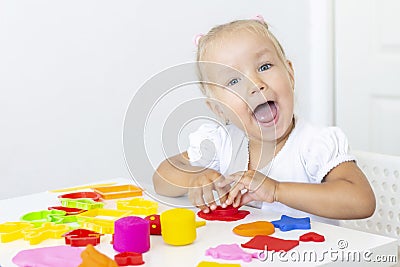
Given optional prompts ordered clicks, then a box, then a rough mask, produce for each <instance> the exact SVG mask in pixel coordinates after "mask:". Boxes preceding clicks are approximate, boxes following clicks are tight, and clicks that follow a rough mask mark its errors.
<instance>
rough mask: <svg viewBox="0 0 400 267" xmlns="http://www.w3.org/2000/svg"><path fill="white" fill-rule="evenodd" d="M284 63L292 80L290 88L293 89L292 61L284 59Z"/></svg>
mask: <svg viewBox="0 0 400 267" xmlns="http://www.w3.org/2000/svg"><path fill="white" fill-rule="evenodd" d="M286 65H287V70H288V73H289V77H290V81H291V82H292V88H293V90H294V69H293V64H292V61H290V60H288V59H287V60H286Z"/></svg>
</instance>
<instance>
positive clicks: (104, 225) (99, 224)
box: [81, 219, 114, 234]
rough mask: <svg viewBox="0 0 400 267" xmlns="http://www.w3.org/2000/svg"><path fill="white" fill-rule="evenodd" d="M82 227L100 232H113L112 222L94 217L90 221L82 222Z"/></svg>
mask: <svg viewBox="0 0 400 267" xmlns="http://www.w3.org/2000/svg"><path fill="white" fill-rule="evenodd" d="M81 227H82V228H83V229H87V230H92V231H95V232H97V233H100V234H114V222H113V221H109V222H104V221H98V220H96V219H94V220H92V221H90V222H82V224H81Z"/></svg>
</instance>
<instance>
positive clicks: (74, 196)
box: [58, 192, 101, 201]
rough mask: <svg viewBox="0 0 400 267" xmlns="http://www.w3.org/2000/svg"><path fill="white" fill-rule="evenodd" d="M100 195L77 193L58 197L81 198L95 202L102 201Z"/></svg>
mask: <svg viewBox="0 0 400 267" xmlns="http://www.w3.org/2000/svg"><path fill="white" fill-rule="evenodd" d="M100 197H101V196H100V195H99V194H98V193H96V192H75V193H69V194H64V195H60V196H58V198H70V199H79V198H88V199H91V200H94V201H100Z"/></svg>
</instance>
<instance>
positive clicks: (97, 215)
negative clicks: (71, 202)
mask: <svg viewBox="0 0 400 267" xmlns="http://www.w3.org/2000/svg"><path fill="white" fill-rule="evenodd" d="M130 214H131V212H130V211H128V210H111V209H92V210H88V211H85V212H83V213H81V214H79V215H77V217H78V220H80V221H86V222H89V221H93V220H96V221H97V222H110V221H112V222H113V221H116V220H118V219H120V218H122V217H127V216H129V215H130Z"/></svg>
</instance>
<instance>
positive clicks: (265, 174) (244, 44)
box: [153, 17, 375, 220]
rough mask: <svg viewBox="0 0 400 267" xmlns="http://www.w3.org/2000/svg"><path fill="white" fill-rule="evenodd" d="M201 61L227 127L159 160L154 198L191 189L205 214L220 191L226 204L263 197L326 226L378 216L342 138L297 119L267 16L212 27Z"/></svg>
mask: <svg viewBox="0 0 400 267" xmlns="http://www.w3.org/2000/svg"><path fill="white" fill-rule="evenodd" d="M197 62H198V73H199V80H200V81H201V89H202V92H203V93H204V94H205V95H206V96H207V105H208V106H209V107H210V109H211V110H212V111H213V112H214V113H215V114H216V115H217V116H218V117H220V118H221V119H222V120H223V121H226V122H227V125H226V126H222V125H217V124H215V125H214V124H205V125H202V126H201V127H200V128H199V129H198V130H197V131H196V132H194V133H192V134H191V135H190V136H189V139H190V147H189V148H188V150H187V151H186V152H185V153H182V154H179V155H176V156H173V157H171V158H168V159H167V160H165V161H163V162H162V163H161V164H160V166H159V167H158V169H157V171H156V172H155V174H154V176H153V182H154V187H155V190H156V192H157V193H158V194H161V195H166V196H181V195H184V194H186V193H188V196H189V199H190V200H191V201H192V202H193V204H194V205H196V206H197V207H199V208H200V209H202V210H203V211H204V212H209V209H211V210H213V209H215V208H216V200H215V198H214V197H215V195H214V194H213V191H216V192H217V194H218V197H217V199H219V201H220V203H221V205H222V206H223V207H225V206H226V205H230V204H233V206H235V207H237V206H240V205H244V204H247V203H249V202H251V201H255V200H257V201H262V202H263V209H268V210H271V211H275V212H279V213H280V214H287V215H292V216H304V215H310V214H313V215H315V216H316V217H315V216H313V217H314V218H316V219H320V220H321V218H320V217H319V216H321V217H325V218H331V219H358V218H365V217H369V216H371V215H372V214H373V213H374V210H375V197H374V194H373V191H372V189H371V187H370V185H369V183H368V181H367V179H366V177H365V176H364V174H363V173H362V171H361V170H360V169H359V168H358V167H357V165H356V163H355V158H354V156H352V155H350V154H349V153H348V143H347V138H346V136H345V135H344V133H343V132H342V131H341V130H340V129H339V128H337V127H327V128H317V127H314V126H311V125H310V124H308V123H307V122H305V121H303V120H302V119H301V118H299V117H297V116H296V115H295V114H294V113H293V112H294V111H293V105H294V84H295V82H294V70H293V65H292V63H291V62H290V61H289V60H288V59H287V58H286V56H285V53H284V51H283V49H282V46H281V45H280V44H279V42H278V40H277V39H276V38H275V37H274V35H273V34H272V33H271V32H270V31H269V29H268V25H267V24H266V23H265V22H264V20H263V19H261V18H260V17H258V18H257V19H251V20H238V21H233V22H230V23H227V24H223V25H220V26H217V27H214V28H213V29H211V30H210V31H209V32H208V33H207V34H206V35H204V36H201V37H200V38H199V39H198V51H197ZM210 144H211V145H212V146H211V147H210ZM213 149H214V150H213ZM213 151H214V152H213ZM231 184H232V186H231Z"/></svg>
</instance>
